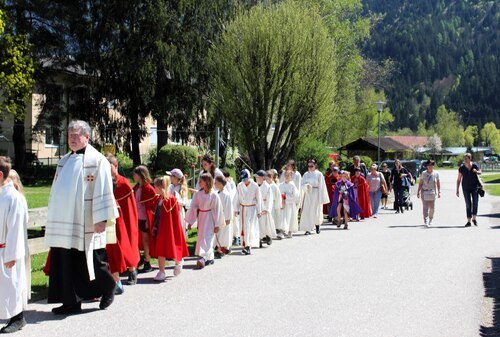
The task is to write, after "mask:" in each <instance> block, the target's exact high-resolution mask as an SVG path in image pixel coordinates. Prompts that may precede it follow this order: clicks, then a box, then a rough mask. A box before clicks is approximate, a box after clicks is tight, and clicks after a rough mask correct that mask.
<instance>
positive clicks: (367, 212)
mask: <svg viewBox="0 0 500 337" xmlns="http://www.w3.org/2000/svg"><path fill="white" fill-rule="evenodd" d="M351 182H352V183H353V184H354V186H356V187H357V190H358V200H357V203H358V205H359V207H360V208H361V209H362V212H361V213H360V214H359V216H360V217H361V218H369V217H371V216H372V206H371V204H370V193H369V191H368V183H367V182H366V180H365V178H363V176H359V177H356V176H352V177H351Z"/></svg>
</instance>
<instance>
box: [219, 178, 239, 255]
mask: <svg viewBox="0 0 500 337" xmlns="http://www.w3.org/2000/svg"><path fill="white" fill-rule="evenodd" d="M222 174H223V175H224V178H226V186H224V190H225V191H226V192H227V193H229V195H230V196H231V203H232V204H233V205H234V197H235V196H236V191H237V189H236V183H235V182H234V179H233V177H231V174H230V173H229V172H228V171H226V170H223V171H222ZM232 218H233V219H232V221H231V226H232V227H233V229H232V233H233V245H234V246H239V245H241V237H240V233H241V225H240V218H239V217H238V216H235V215H234V212H233V215H232Z"/></svg>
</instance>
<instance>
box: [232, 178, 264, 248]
mask: <svg viewBox="0 0 500 337" xmlns="http://www.w3.org/2000/svg"><path fill="white" fill-rule="evenodd" d="M236 189H237V192H236V195H235V197H234V210H235V211H236V212H239V218H240V223H241V237H242V244H243V243H244V244H245V246H248V247H259V244H260V236H259V218H258V217H257V215H258V214H259V213H260V212H262V197H261V194H260V189H259V185H257V183H256V182H255V181H252V180H251V181H250V183H249V184H248V186H246V185H245V183H244V182H241V183H239V184H238V187H237V188H236ZM243 241H244V242H243Z"/></svg>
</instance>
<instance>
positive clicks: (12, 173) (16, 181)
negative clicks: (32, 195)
mask: <svg viewBox="0 0 500 337" xmlns="http://www.w3.org/2000/svg"><path fill="white" fill-rule="evenodd" d="M9 179H10V180H11V181H12V183H13V184H14V187H15V188H16V190H18V191H19V193H21V194H23V195H24V187H23V183H22V182H21V177H19V174H18V173H17V171H16V170H12V169H11V170H10V172H9Z"/></svg>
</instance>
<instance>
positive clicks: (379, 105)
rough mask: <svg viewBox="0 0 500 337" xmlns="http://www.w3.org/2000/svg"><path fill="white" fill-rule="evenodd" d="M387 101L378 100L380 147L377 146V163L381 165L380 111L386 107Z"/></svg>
mask: <svg viewBox="0 0 500 337" xmlns="http://www.w3.org/2000/svg"><path fill="white" fill-rule="evenodd" d="M384 104H385V102H383V101H378V102H377V112H378V147H377V151H378V153H377V163H378V165H380V113H381V112H382V110H383V109H384Z"/></svg>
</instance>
